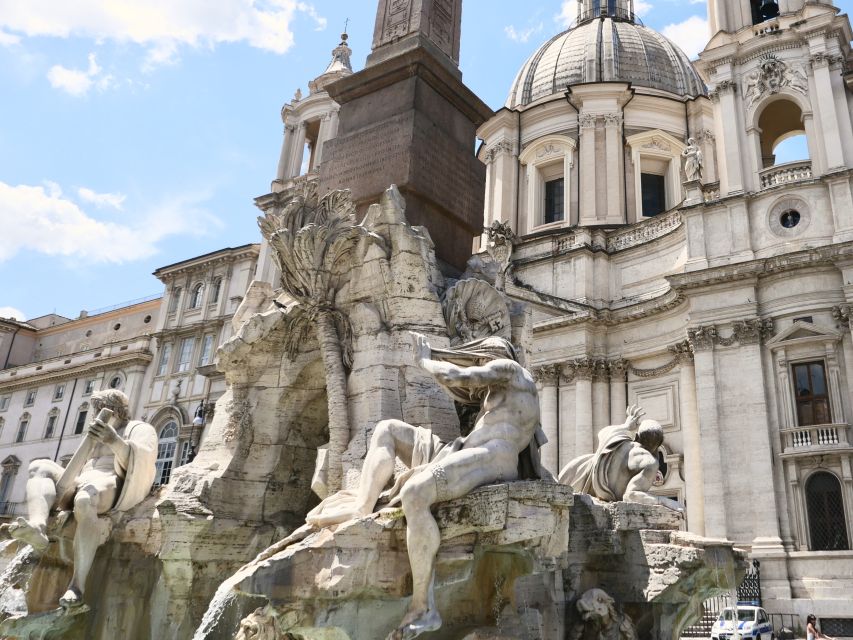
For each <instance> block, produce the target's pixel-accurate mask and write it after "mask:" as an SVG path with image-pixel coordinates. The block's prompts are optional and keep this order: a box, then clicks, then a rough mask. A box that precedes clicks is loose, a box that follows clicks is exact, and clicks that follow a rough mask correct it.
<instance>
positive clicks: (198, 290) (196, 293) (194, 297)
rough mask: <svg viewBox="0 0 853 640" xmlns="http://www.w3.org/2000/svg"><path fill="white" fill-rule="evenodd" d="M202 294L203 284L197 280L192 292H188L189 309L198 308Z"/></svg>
mask: <svg viewBox="0 0 853 640" xmlns="http://www.w3.org/2000/svg"><path fill="white" fill-rule="evenodd" d="M203 295H204V284H203V283H201V282H199V283H198V284H197V285H195V286H194V287H193V290H192V293H190V303H189V307H190V309H198V308H199V307H200V306H201V299H202V296H203Z"/></svg>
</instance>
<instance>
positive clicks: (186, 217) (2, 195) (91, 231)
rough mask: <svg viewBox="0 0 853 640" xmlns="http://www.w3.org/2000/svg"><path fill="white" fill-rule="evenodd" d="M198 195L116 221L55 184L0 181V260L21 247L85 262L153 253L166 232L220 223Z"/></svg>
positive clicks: (196, 231) (201, 228) (194, 230)
mask: <svg viewBox="0 0 853 640" xmlns="http://www.w3.org/2000/svg"><path fill="white" fill-rule="evenodd" d="M206 199H207V197H206V196H202V195H184V196H181V197H172V198H169V199H168V200H167V201H166V203H165V204H163V205H161V206H158V207H155V208H154V209H152V210H149V211H146V212H142V213H139V214H134V215H133V217H132V218H131V217H129V219H130V220H132V222H130V223H127V224H119V223H116V222H107V221H102V220H98V219H96V218H94V217H92V216H91V215H89V214H87V213H86V212H85V211H83V210H82V209H81V208H80V207H79V206H78V205H77V204H76V203H75V202H72V201H71V200H69V199H68V198H66V197H64V195H63V193H62V189H61V188H60V187H59V185H57V184H56V183H52V182H48V183H45V185H44V186H29V185H18V186H11V185H8V184H5V183H4V182H0V229H3V233H2V234H0V262H2V261H4V260H9V259H10V258H12V257H13V256H15V255H16V254H17V253H19V252H21V251H31V252H35V253H40V254H44V255H48V256H64V257H73V258H74V259H77V260H84V261H87V262H89V263H103V262H107V263H116V264H117V263H124V262H131V261H133V260H139V259H141V258H146V257H148V256H151V255H153V254H155V253H156V252H157V244H158V243H159V242H160V241H161V240H163V239H164V238H167V237H169V236H176V235H202V234H204V232H205V230H206V229H209V228H211V227H219V226H221V222H220V221H219V220H218V219H217V218H216V217H214V216H213V215H212V214H210V213H209V212H207V211H205V210H204V209H203V208H202V207H201V206H200V205H201V203H202V202H203V201H204V200H206Z"/></svg>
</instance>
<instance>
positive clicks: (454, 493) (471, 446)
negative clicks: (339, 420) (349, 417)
mask: <svg viewBox="0 0 853 640" xmlns="http://www.w3.org/2000/svg"><path fill="white" fill-rule="evenodd" d="M412 340H413V345H414V357H415V362H416V364H417V365H418V366H420V367H421V368H422V369H424V370H425V371H427V372H429V373H430V374H431V375H432V376H433V377H434V378H435V379H436V381H437V382H438V383H439V384H440V385H442V387H444V389H445V390H446V391H447V392H448V393H450V395H451V396H452V397H453V398H454V400H456V401H458V402H462V403H465V404H468V405H472V404H478V405H479V406H480V412H479V415H478V416H477V419H476V423H475V426H474V429H473V430H472V431H471V433H469V434H468V435H467V436H466V437H462V438H457V439H456V440H454V441H453V442H450V443H444V442H441V441H440V440H439V439H438V438H437V437H436V436H435V435H433V434H432V432H431V431H430V430H429V429H425V428H422V427H416V426H413V425H410V424H406V423H404V422H401V421H399V420H384V421H382V422H380V423H378V424H377V425H376V429H375V431H374V432H373V436H372V440H371V443H370V448H369V449H368V452H367V457H366V458H365V461H364V466H363V469H362V474H361V482H360V485H359V487H358V489H357V490H354V491H341V492H339V493H337V494H335V495H333V496H330V497H329V498H327V499H326V500H324V501H323V502H322V503H320V505H319V506H318V507H317V508H316V509H314V510H313V511H312V512H311V513H309V514H308V518H307V520H308V523H309V524H312V525H313V526H315V527H328V526H332V525H336V524H339V523H342V522H345V521H347V520H350V519H353V518H359V517H363V516H366V515H368V514H370V513H372V512H373V511H374V510H375V509H376V505H377V502H379V501H380V496H382V497H384V498H391V502H390V503H389V504H394V503H396V502H399V503H401V504H402V507H403V513H404V514H405V516H406V524H407V528H406V541H407V545H408V552H409V561H410V564H411V569H412V589H413V595H412V601H411V603H410V605H409V609H408V611H407V613H406V615H405V617H404V618H403V621H402V623H401V624H400V626H399V627H398V628H397V629H396V630H395V631H393V632H392V633H391V635H390V636H389V640H402V639H410V638H415V637H417V636H419V635H421V634H422V633H426V632H428V631H434V630H436V629H438V628H440V627H441V616H440V615H439V612H438V611H437V610H436V606H435V602H434V597H433V579H434V574H435V556H436V552H437V551H438V547H439V543H440V541H441V540H440V535H439V529H438V525H437V524H436V521H435V519H434V518H433V515H432V513H431V512H430V507H431V506H432V505H433V504H435V503H437V502H443V501H445V500H451V499H453V498H459V497H462V496H465V495H467V494H468V493H470V492H471V491H472V490H474V489H476V488H477V487H480V486H483V485H486V484H490V483H493V482H504V481H513V480H516V479H521V478H523V477H527V478H530V477H543V475H542V474H543V473H544V472H543V470H542V469H541V465H539V458H538V451H539V449H538V447H539V445H541V444H543V439H542V436H541V429H540V426H539V399H538V396H537V391H536V383H535V382H534V381H533V377H532V376H531V375H530V373H529V372H528V371H526V370H525V369H524V368H523V367H522V366H521V365H520V364H518V362H517V359H516V353H515V350H514V348H513V347H512V345H511V344H510V343H509V341H507V340H505V339H504V338H500V337H496V336H492V337H488V338H483V339H480V340H475V341H473V342H470V343H467V344H465V345H461V346H459V347H458V348H456V349H453V350H447V351H445V350H439V349H434V350H433V349H431V348H430V345H429V343H428V342H427V340H426V338H425V337H424V336H422V335H420V334H416V333H413V334H412ZM396 458H400V460H402V461H403V463H405V464H406V465H407V466H408V467H409V470H408V471H407V472H405V473H403V474H401V475H400V477H398V478H397V481H396V482H395V483H394V486H393V487H392V488H391V489H390V490H388V491H386V492H385V493H384V494H383V489H385V487H386V485H387V484H388V483H389V482H390V480H391V478H392V476H393V474H394V461H395V459H396Z"/></svg>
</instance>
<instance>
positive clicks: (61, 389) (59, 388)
mask: <svg viewBox="0 0 853 640" xmlns="http://www.w3.org/2000/svg"><path fill="white" fill-rule="evenodd" d="M64 395H65V385H64V384H58V385H56V388H55V389H54V390H53V399H54V401H56V400H62V396H64Z"/></svg>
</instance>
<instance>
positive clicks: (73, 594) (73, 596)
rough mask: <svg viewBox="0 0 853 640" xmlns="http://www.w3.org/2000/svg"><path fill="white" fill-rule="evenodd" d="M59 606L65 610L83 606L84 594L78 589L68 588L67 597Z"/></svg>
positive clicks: (62, 599)
mask: <svg viewBox="0 0 853 640" xmlns="http://www.w3.org/2000/svg"><path fill="white" fill-rule="evenodd" d="M59 606H60V607H63V608H65V609H73V608H74V607H81V606H83V594H82V593H80V590H79V589H78V588H77V587H68V591H66V592H65V595H64V596H62V597H61V598H60V599H59Z"/></svg>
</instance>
